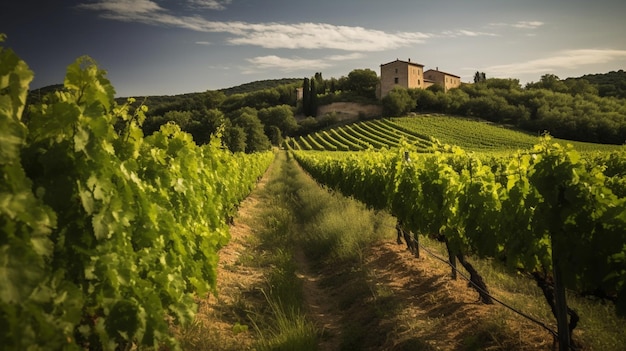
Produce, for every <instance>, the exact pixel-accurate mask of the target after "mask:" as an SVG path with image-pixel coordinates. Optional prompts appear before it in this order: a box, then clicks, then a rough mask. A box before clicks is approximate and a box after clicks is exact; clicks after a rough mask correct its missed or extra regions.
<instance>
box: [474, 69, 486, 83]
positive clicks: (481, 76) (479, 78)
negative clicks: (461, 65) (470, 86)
mask: <svg viewBox="0 0 626 351" xmlns="http://www.w3.org/2000/svg"><path fill="white" fill-rule="evenodd" d="M486 80H487V76H486V75H485V72H478V71H476V73H474V83H484V82H485V81H486Z"/></svg>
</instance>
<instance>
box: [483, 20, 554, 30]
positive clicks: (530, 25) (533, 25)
mask: <svg viewBox="0 0 626 351" xmlns="http://www.w3.org/2000/svg"><path fill="white" fill-rule="evenodd" d="M544 24H545V23H543V22H541V21H517V22H515V23H505V22H492V23H489V26H490V27H513V28H520V29H537V28H539V27H541V26H543V25H544Z"/></svg>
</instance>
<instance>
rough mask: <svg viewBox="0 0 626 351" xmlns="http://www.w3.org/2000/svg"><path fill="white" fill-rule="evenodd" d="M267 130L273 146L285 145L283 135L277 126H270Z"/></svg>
mask: <svg viewBox="0 0 626 351" xmlns="http://www.w3.org/2000/svg"><path fill="white" fill-rule="evenodd" d="M266 129H267V136H268V137H269V139H270V142H271V143H272V145H280V144H282V143H283V134H282V133H281V131H280V129H279V128H278V127H277V126H269V128H266Z"/></svg>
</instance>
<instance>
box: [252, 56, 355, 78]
mask: <svg viewBox="0 0 626 351" xmlns="http://www.w3.org/2000/svg"><path fill="white" fill-rule="evenodd" d="M364 56H365V55H363V54H361V53H358V52H355V53H352V54H347V55H331V56H327V57H323V58H319V59H310V58H307V59H305V58H302V57H298V56H294V57H291V58H286V57H279V56H276V55H268V56H257V57H254V58H250V59H247V61H248V62H250V63H251V64H252V65H253V66H254V67H248V68H247V69H246V70H244V71H245V72H247V73H253V72H254V73H256V72H258V70H259V69H278V70H280V71H284V72H293V71H298V70H302V69H306V70H311V69H322V68H328V67H331V66H333V65H334V62H337V61H348V60H355V59H359V58H361V57H364Z"/></svg>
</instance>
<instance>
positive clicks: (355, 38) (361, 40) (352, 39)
mask: <svg viewBox="0 0 626 351" xmlns="http://www.w3.org/2000/svg"><path fill="white" fill-rule="evenodd" d="M194 2H195V3H200V2H202V3H204V4H205V5H208V4H209V3H212V2H211V1H200V0H194ZM220 3H221V4H225V3H227V2H225V1H222V2H220ZM78 8H81V9H85V10H93V11H99V12H101V16H102V17H105V18H109V19H114V20H119V21H125V22H140V23H145V24H150V25H157V26H171V27H178V28H185V29H189V30H193V31H198V32H208V33H227V34H231V35H233V37H231V38H229V39H227V42H228V43H229V44H232V45H254V46H260V47H264V48H272V49H276V48H287V49H322V48H324V49H337V50H346V51H383V50H389V49H395V48H399V47H406V46H410V45H414V44H419V43H423V42H425V40H426V39H428V38H431V37H434V35H431V34H428V33H422V32H395V33H389V32H385V31H381V30H375V29H368V28H364V27H353V26H337V25H332V24H327V23H294V24H284V23H247V22H221V21H209V20H206V19H204V18H202V17H199V16H177V15H174V14H172V13H171V12H170V11H167V10H165V9H163V8H162V7H160V6H159V5H158V4H156V3H155V2H153V1H149V0H112V1H111V0H107V1H104V0H100V1H99V2H95V3H89V4H81V5H78Z"/></svg>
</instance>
